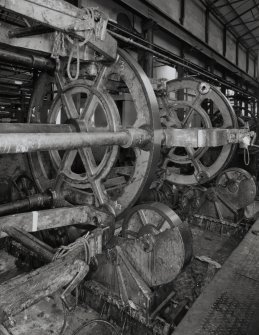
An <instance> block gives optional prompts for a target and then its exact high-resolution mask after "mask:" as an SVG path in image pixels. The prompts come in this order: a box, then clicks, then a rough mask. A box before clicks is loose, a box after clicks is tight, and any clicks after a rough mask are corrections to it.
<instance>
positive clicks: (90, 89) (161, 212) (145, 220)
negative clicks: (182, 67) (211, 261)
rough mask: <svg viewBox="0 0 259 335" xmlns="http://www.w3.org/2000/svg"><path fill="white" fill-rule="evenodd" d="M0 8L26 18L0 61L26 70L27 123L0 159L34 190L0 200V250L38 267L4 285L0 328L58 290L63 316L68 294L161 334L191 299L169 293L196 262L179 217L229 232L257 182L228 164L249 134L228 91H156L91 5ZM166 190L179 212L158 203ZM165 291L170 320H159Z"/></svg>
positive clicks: (186, 83) (12, 127)
mask: <svg viewBox="0 0 259 335" xmlns="http://www.w3.org/2000/svg"><path fill="white" fill-rule="evenodd" d="M0 7H1V8H2V9H3V10H6V11H7V12H8V13H12V14H13V15H14V14H15V15H18V17H20V18H24V19H26V20H29V21H30V22H31V23H32V25H31V26H30V27H20V28H17V29H14V28H13V27H12V26H11V25H10V24H9V23H3V26H2V28H1V29H3V36H2V37H1V44H5V45H7V46H8V47H6V48H2V49H1V50H0V59H1V60H2V61H3V60H5V61H6V60H7V59H9V60H10V61H11V62H13V63H14V64H16V66H17V67H20V68H24V67H25V68H29V69H32V68H33V70H34V78H33V83H34V84H33V87H34V88H33V90H32V93H31V98H30V104H29V106H28V113H27V120H26V122H24V123H22V122H20V123H2V124H0V153H1V154H3V155H4V154H8V155H14V154H26V156H24V158H25V157H26V159H28V166H29V168H28V175H29V177H27V179H26V178H25V179H26V180H27V183H29V182H30V183H29V186H28V188H30V189H31V192H30V194H27V195H26V197H23V199H18V200H17V199H15V200H14V201H13V202H9V203H5V204H2V205H0V214H1V215H2V218H1V219H0V232H1V237H2V241H3V239H4V238H5V239H6V236H9V238H7V239H6V240H5V246H6V248H7V250H8V251H9V252H13V250H14V249H15V248H16V250H18V251H16V256H17V257H18V258H19V259H20V260H21V259H22V258H24V255H25V254H27V258H28V259H29V260H32V259H34V264H30V266H31V270H32V269H33V268H34V271H31V272H29V273H26V274H23V275H22V276H19V277H14V278H12V279H10V280H9V281H6V282H4V283H3V284H1V285H0V323H1V324H2V326H1V327H2V328H0V333H1V332H3V333H4V334H5V331H7V330H6V328H8V322H9V326H10V320H11V317H12V316H14V315H16V314H18V313H19V312H20V311H22V310H24V309H25V308H27V307H29V306H31V305H33V304H35V303H36V302H38V301H39V300H40V299H42V298H43V297H46V296H49V295H51V294H54V293H55V292H57V291H58V290H60V289H63V293H62V294H61V299H62V302H63V305H64V306H65V308H68V309H69V308H70V305H69V303H68V297H69V296H70V293H72V294H74V295H76V296H77V297H78V299H79V300H78V301H79V303H80V302H81V303H82V302H87V303H88V304H89V305H90V306H92V307H93V308H95V309H96V310H98V311H100V310H103V309H104V306H109V307H108V309H109V315H110V316H111V317H114V319H116V321H117V322H118V323H119V324H120V321H121V320H118V315H120V313H125V320H126V317H127V318H129V319H131V321H132V320H133V321H132V322H136V323H137V324H138V327H142V328H143V329H145V332H147V333H152V332H153V333H158V334H169V333H170V332H171V331H172V330H173V328H174V327H175V324H176V323H177V321H176V320H177V318H180V316H181V313H183V314H184V313H185V312H186V310H187V308H189V307H190V306H191V305H192V303H193V300H194V298H190V299H189V300H188V301H186V300H185V299H183V298H182V297H181V296H180V290H178V291H177V289H176V287H177V283H179V281H180V280H183V278H185V277H186V276H190V273H189V272H190V268H191V267H195V266H197V264H196V265H195V262H197V260H196V261H195V259H194V253H193V239H192V232H191V224H190V223H188V221H187V220H185V221H183V220H182V219H181V218H180V217H182V218H183V219H185V218H186V217H189V216H190V211H191V213H192V214H191V215H193V216H194V217H197V218H199V219H203V218H206V220H209V219H210V220H211V222H218V223H219V224H221V225H222V226H223V225H225V224H229V225H231V224H232V225H236V224H238V223H239V221H240V220H241V219H242V217H243V210H244V208H245V207H246V206H247V205H248V204H250V203H251V202H252V201H253V200H254V197H255V194H256V190H255V184H254V181H253V179H252V177H251V176H250V175H249V174H248V173H247V172H246V171H243V170H240V169H228V170H225V168H226V166H227V165H228V164H229V162H230V161H231V159H232V157H233V154H234V152H235V150H236V148H237V146H238V144H240V145H242V146H243V147H245V148H247V147H248V146H249V145H250V144H252V142H253V139H254V135H255V134H254V132H251V131H250V130H249V129H248V128H242V129H239V128H238V123H237V119H236V116H235V113H234V111H233V109H232V107H231V105H230V103H229V102H228V100H227V99H226V98H225V96H224V95H223V94H222V93H221V92H220V91H219V90H218V89H217V88H215V87H214V86H212V85H210V84H208V83H206V82H204V81H202V80H196V79H195V80H194V79H191V78H184V79H182V80H175V81H169V82H168V83H167V85H166V90H164V91H163V92H161V91H160V92H156V93H155V91H154V89H153V87H152V84H151V82H150V80H149V78H148V77H147V76H146V74H145V73H144V71H143V70H142V68H141V67H140V65H139V64H138V63H137V61H136V60H135V59H134V58H133V57H132V56H131V55H130V54H129V53H128V52H127V51H125V50H122V49H120V48H119V47H118V46H117V42H116V40H115V39H114V38H113V37H112V35H111V34H110V33H109V32H107V30H106V26H107V17H106V16H105V15H104V14H103V13H102V12H100V11H98V10H97V9H93V8H85V9H79V8H76V7H74V6H72V5H70V4H68V3H66V2H64V1H62V0H58V1H55V2H54V1H53V2H51V4H50V2H49V1H45V0H41V1H37V0H33V1H32V0H30V1H29V0H19V3H18V4H16V3H15V2H14V1H12V0H10V1H9V0H5V1H1V0H0ZM31 8H32V9H33V10H31ZM57 17H58V18H59V19H57ZM40 33H44V34H43V35H38V34H40ZM50 35H51V37H52V38H50V37H49V36H50ZM35 36H37V39H38V40H37V41H38V42H37V43H36V40H35V39H34V38H35ZM39 41H40V42H41V43H39ZM15 48H21V49H19V50H23V49H24V48H26V49H27V52H26V51H24V50H23V51H21V53H18V52H16V49H15ZM28 49H30V52H32V55H29V54H28ZM31 50H32V51H31ZM39 52H41V53H45V56H42V55H39ZM50 54H51V55H52V58H51V57H50V56H49V55H50ZM80 63H81V66H80ZM125 101H130V106H128V105H127V104H126V103H125ZM26 164H27V163H26ZM29 171H30V172H29ZM215 178H217V179H216V184H215V185H212V184H210V183H214V182H215ZM158 184H160V186H161V187H160V188H159V190H160V191H158V195H157V198H156V187H157V185H158ZM166 188H167V191H166V192H169V193H170V192H171V196H172V199H174V206H175V207H177V206H178V210H179V211H178V214H179V215H177V214H176V212H175V211H173V209H172V208H170V207H174V206H170V207H169V206H168V204H167V205H165V204H163V203H161V202H157V199H158V200H160V201H163V199H164V198H166V197H163V196H160V195H159V192H162V190H165V189H166ZM152 192H153V193H152ZM243 192H245V193H246V195H248V196H247V197H246V198H243V199H241V198H240V194H241V193H243ZM150 194H153V195H154V199H153V201H150V202H148V203H143V202H144V199H147V198H148V199H149V200H152V197H150ZM139 199H141V200H139ZM237 199H238V200H239V201H238V202H236V200H237ZM138 201H139V202H141V204H138V205H137V206H134V205H135V204H136V203H137V202H138ZM172 202H173V200H172ZM172 202H171V204H172ZM198 202H199V203H198ZM180 203H181V204H182V207H181V208H180V209H179V204H180ZM169 205H170V203H169ZM209 207H213V210H211V209H210V208H209ZM17 212H18V214H17ZM208 212H209V214H208ZM223 212H224V213H223ZM14 213H16V214H14ZM222 213H223V214H222ZM7 214H12V216H4V215H7ZM13 214H14V215H13ZM179 216H180V217H179ZM226 221H229V222H228V223H226ZM24 250H26V252H24ZM28 250H29V252H28ZM35 255H36V257H35ZM23 260H24V259H23ZM35 268H37V270H35ZM188 271H189V272H188ZM188 278H189V277H188ZM203 279H204V278H203ZM192 280H193V277H192ZM178 285H179V284H178ZM29 287H30V289H29ZM182 287H183V286H182ZM75 291H76V293H74V292H75ZM191 291H192V292H191V293H190V295H191V296H192V297H195V294H196V293H195V292H196V291H195V292H194V289H193V290H191ZM174 295H176V296H177V298H176V297H175V299H176V300H175V301H174V306H173V307H172V306H171V307H170V308H171V309H170V308H169V307H168V308H169V310H170V311H171V312H172V313H171V314H170V313H169V314H170V317H165V318H164V319H163V318H161V317H159V313H160V312H161V311H162V310H164V308H165V306H167V304H168V303H172V301H171V299H172V298H173V297H174ZM177 311H178V312H177ZM106 312H107V311H106ZM173 313H175V316H174V317H172V315H173ZM107 314H108V312H107ZM116 315H117V317H116ZM125 320H124V319H123V322H122V325H121V324H120V325H121V326H122V328H125V329H124V330H125V331H126V327H125V322H126V321H125ZM3 327H4V328H5V330H2V329H3ZM128 331H129V330H128ZM143 334H144V332H143Z"/></svg>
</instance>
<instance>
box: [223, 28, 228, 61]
mask: <svg viewBox="0 0 259 335" xmlns="http://www.w3.org/2000/svg"><path fill="white" fill-rule="evenodd" d="M226 54H227V26H226V25H224V30H223V56H224V57H226Z"/></svg>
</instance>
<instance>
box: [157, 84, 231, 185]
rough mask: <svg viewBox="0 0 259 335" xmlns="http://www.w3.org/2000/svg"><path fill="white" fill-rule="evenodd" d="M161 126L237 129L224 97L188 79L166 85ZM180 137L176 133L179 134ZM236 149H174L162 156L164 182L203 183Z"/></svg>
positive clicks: (228, 104) (211, 87)
mask: <svg viewBox="0 0 259 335" xmlns="http://www.w3.org/2000/svg"><path fill="white" fill-rule="evenodd" d="M164 106H165V108H166V121H165V125H166V126H169V127H171V128H176V129H182V130H183V129H187V128H188V129H190V128H194V129H195V128H203V129H207V130H210V131H211V130H213V129H214V128H219V129H231V128H237V119H236V116H235V113H234V111H233V109H232V107H231V105H230V103H229V101H228V100H227V99H226V97H225V96H224V95H223V94H222V93H221V92H220V91H219V90H218V89H216V88H215V87H213V86H211V85H210V84H208V83H205V82H202V81H199V80H196V79H195V80H194V79H190V78H186V79H182V80H172V81H169V82H167V98H166V101H165V102H164ZM179 136H180V134H179ZM235 148H236V146H235V145H234V144H230V143H228V144H226V143H225V144H224V145H222V146H219V147H218V148H211V147H208V146H205V147H200V148H198V147H197V148H192V147H191V146H190V147H188V146H186V147H182V146H174V147H172V148H171V149H170V150H169V151H168V152H167V154H166V155H165V160H164V164H163V168H164V169H165V170H166V179H167V180H168V181H171V182H173V183H175V184H181V185H195V184H203V183H205V182H207V181H209V180H211V179H213V178H214V177H215V176H216V175H217V174H218V173H219V172H220V171H221V170H222V169H224V167H225V166H226V165H227V164H228V162H229V161H230V160H231V158H232V156H233V153H234V152H235Z"/></svg>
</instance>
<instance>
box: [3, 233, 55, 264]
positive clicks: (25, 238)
mask: <svg viewBox="0 0 259 335" xmlns="http://www.w3.org/2000/svg"><path fill="white" fill-rule="evenodd" d="M4 232H5V233H6V234H8V236H10V237H12V238H13V239H14V240H15V241H16V242H18V243H20V244H22V245H23V246H24V247H26V248H27V249H29V250H31V251H33V252H34V253H35V254H36V255H38V256H40V257H41V258H42V259H43V260H44V261H46V262H51V261H52V260H53V257H54V254H55V252H54V249H53V248H51V247H50V246H49V245H47V244H46V243H44V242H42V241H40V240H39V239H37V238H36V237H34V236H33V235H31V234H29V233H27V232H26V231H25V230H23V229H19V228H16V227H5V229H4Z"/></svg>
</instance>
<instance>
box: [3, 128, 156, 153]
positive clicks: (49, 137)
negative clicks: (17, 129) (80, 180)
mask: <svg viewBox="0 0 259 335" xmlns="http://www.w3.org/2000/svg"><path fill="white" fill-rule="evenodd" d="M150 140H151V137H150V134H149V133H148V131H145V130H142V129H134V128H133V129H127V130H125V131H119V132H108V131H106V132H90V133H69V134H67V133H6V134H0V154H16V153H25V152H36V151H46V150H73V149H78V148H82V147H91V146H109V145H120V146H122V147H134V146H137V147H140V146H143V145H145V144H147V143H149V142H150Z"/></svg>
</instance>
